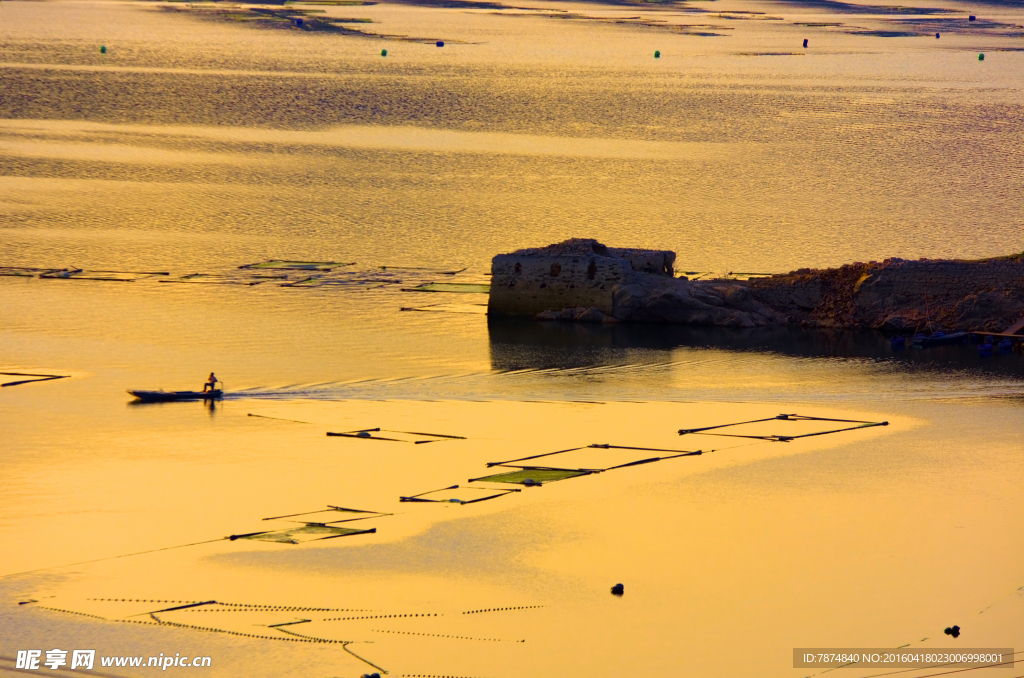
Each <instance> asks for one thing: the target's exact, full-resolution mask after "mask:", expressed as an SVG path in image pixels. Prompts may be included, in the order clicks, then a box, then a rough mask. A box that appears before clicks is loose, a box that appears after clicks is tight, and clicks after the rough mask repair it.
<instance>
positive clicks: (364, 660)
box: [341, 643, 387, 675]
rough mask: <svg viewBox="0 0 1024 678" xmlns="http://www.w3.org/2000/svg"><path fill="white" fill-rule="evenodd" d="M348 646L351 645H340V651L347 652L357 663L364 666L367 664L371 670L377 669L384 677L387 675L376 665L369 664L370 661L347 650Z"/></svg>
mask: <svg viewBox="0 0 1024 678" xmlns="http://www.w3.org/2000/svg"><path fill="white" fill-rule="evenodd" d="M349 645H351V643H345V644H344V645H342V646H341V649H342V650H344V651H345V652H348V653H349V654H350V655H352V656H353V657H355V658H356V659H358V660H359V661H361V662H363V663H364V664H369V665H370V666H372V667H373V668H375V669H377V670H378V671H380V672H382V673H384V674H385V675H387V671H386V670H384V669H383V668H381V667H380V666H377V665H376V664H374V663H373V662H371V661H370V660H369V659H366V658H365V657H360V656H359V655H357V654H356V653H355V652H353V651H352V650H350V649H348V646H349Z"/></svg>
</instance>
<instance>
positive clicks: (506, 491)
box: [398, 485, 522, 504]
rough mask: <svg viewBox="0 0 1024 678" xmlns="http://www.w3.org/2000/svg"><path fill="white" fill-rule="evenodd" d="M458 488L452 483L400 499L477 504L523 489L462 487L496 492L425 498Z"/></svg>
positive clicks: (404, 500)
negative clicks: (464, 498)
mask: <svg viewBox="0 0 1024 678" xmlns="http://www.w3.org/2000/svg"><path fill="white" fill-rule="evenodd" d="M458 489H460V488H459V486H458V485H452V486H451V487H442V488H441V489H439V490H429V491H427V492H421V493H419V494H414V495H412V496H411V497H399V498H398V501H402V502H430V503H435V504H449V503H450V504H456V503H457V504H475V503H477V502H479V501H487V500H488V499H497V498H498V497H504V496H505V495H506V494H510V493H512V492H522V490H520V489H518V488H516V489H502V490H495V489H493V488H490V487H463V488H461V489H463V490H478V491H480V492H494V493H495V494H491V495H488V496H486V497H477V498H476V499H466V500H463V499H424V497H425V496H426V495H428V494H434V493H435V492H445V491H447V490H458Z"/></svg>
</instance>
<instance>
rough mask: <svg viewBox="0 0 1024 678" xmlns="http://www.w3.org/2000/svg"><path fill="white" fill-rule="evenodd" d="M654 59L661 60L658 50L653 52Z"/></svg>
mask: <svg viewBox="0 0 1024 678" xmlns="http://www.w3.org/2000/svg"><path fill="white" fill-rule="evenodd" d="M654 58H655V59H660V58H661V52H660V51H658V50H654Z"/></svg>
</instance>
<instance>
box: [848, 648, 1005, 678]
mask: <svg viewBox="0 0 1024 678" xmlns="http://www.w3.org/2000/svg"><path fill="white" fill-rule="evenodd" d="M1019 654H1024V651H1019V652H1014V653H1013V654H1012V655H1010V656H1011V657H1015V656H1017V655H1019ZM1013 663H1014V662H1012V661H1009V662H1002V663H1000V664H986V665H985V666H972V667H969V668H965V669H961V670H957V671H948V672H946V673H960V671H975V670H977V669H987V668H992V667H994V666H1005V665H1007V664H1013ZM955 664H956V662H946V663H942V664H934V665H932V666H925V667H921V668H916V669H902V670H900V671H889V672H888V673H872V674H871V675H870V676H867V677H865V678H882V676H895V675H897V674H900V673H910V672H911V671H927V670H928V669H940V668H943V667H945V666H953V665H955ZM848 666H851V665H850V664H844V665H843V667H844V668H845V667H848ZM834 668H840V667H838V666H837V667H834ZM946 673H932V674H929V675H931V676H944V675H946Z"/></svg>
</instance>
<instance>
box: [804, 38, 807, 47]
mask: <svg viewBox="0 0 1024 678" xmlns="http://www.w3.org/2000/svg"><path fill="white" fill-rule="evenodd" d="M804 48H805V49H806V48H807V38H804Z"/></svg>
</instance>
